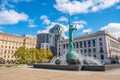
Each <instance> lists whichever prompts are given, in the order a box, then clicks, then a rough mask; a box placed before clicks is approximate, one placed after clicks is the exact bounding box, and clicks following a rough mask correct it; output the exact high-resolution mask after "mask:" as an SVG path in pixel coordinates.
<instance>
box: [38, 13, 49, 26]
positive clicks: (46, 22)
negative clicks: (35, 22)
mask: <svg viewBox="0 0 120 80" xmlns="http://www.w3.org/2000/svg"><path fill="white" fill-rule="evenodd" d="M40 19H41V20H43V24H46V25H49V24H50V23H51V21H50V20H49V19H48V17H47V16H46V15H42V16H40Z"/></svg>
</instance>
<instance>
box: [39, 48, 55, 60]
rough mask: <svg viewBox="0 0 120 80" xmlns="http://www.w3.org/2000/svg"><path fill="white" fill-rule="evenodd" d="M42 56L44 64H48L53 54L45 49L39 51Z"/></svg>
mask: <svg viewBox="0 0 120 80" xmlns="http://www.w3.org/2000/svg"><path fill="white" fill-rule="evenodd" d="M39 51H40V54H41V56H42V62H48V61H50V60H51V59H52V57H53V54H52V52H51V51H50V50H45V49H42V48H41V49H39Z"/></svg>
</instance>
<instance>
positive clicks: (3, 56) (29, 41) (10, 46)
mask: <svg viewBox="0 0 120 80" xmlns="http://www.w3.org/2000/svg"><path fill="white" fill-rule="evenodd" d="M21 46H25V47H27V48H36V38H31V37H23V36H16V35H10V34H4V33H0V62H1V63H14V62H15V60H16V59H15V56H14V53H15V51H16V50H17V49H18V48H19V47H21Z"/></svg>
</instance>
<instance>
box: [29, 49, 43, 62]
mask: <svg viewBox="0 0 120 80" xmlns="http://www.w3.org/2000/svg"><path fill="white" fill-rule="evenodd" d="M29 53H30V55H31V63H36V62H37V63H38V62H41V61H42V56H41V54H40V52H39V50H38V49H36V48H31V49H29Z"/></svg>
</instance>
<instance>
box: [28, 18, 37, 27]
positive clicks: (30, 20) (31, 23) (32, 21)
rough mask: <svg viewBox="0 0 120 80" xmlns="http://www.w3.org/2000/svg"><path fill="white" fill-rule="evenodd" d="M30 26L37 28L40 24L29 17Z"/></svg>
mask: <svg viewBox="0 0 120 80" xmlns="http://www.w3.org/2000/svg"><path fill="white" fill-rule="evenodd" d="M28 24H29V25H28V27H29V28H35V27H37V26H38V25H36V24H35V23H34V20H32V19H29V20H28Z"/></svg>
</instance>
